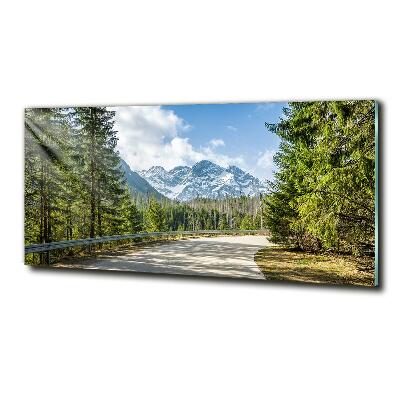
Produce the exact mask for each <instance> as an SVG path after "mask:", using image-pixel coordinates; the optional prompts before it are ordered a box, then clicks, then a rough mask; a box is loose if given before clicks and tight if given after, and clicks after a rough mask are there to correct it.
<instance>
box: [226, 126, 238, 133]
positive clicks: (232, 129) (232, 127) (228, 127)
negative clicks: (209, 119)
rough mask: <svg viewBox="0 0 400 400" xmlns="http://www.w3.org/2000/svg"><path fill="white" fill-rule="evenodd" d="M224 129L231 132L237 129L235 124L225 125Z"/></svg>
mask: <svg viewBox="0 0 400 400" xmlns="http://www.w3.org/2000/svg"><path fill="white" fill-rule="evenodd" d="M226 129H228V130H230V131H233V132H237V130H238V129H237V128H236V127H235V126H232V125H227V126H226Z"/></svg>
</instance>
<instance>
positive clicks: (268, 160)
mask: <svg viewBox="0 0 400 400" xmlns="http://www.w3.org/2000/svg"><path fill="white" fill-rule="evenodd" d="M274 155H275V151H273V150H265V152H264V153H262V154H261V157H260V158H259V159H258V160H257V166H259V167H261V168H271V167H272V166H273V165H274Z"/></svg>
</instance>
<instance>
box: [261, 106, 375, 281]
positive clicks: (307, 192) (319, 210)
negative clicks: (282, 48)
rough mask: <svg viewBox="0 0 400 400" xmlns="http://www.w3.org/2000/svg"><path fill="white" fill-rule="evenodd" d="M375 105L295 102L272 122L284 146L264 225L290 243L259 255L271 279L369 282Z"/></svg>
mask: <svg viewBox="0 0 400 400" xmlns="http://www.w3.org/2000/svg"><path fill="white" fill-rule="evenodd" d="M375 106H376V105H375V103H374V102H373V101H322V102H297V103H289V105H288V107H287V108H284V110H283V117H282V118H281V120H280V122H279V123H277V124H266V127H267V128H268V130H269V131H271V132H273V133H274V134H276V135H278V136H279V137H280V138H281V140H282V141H281V145H280V149H279V151H278V153H277V154H276V155H275V162H276V164H277V166H278V171H277V172H276V173H275V177H274V181H273V182H270V186H269V194H268V195H267V196H266V197H265V198H264V207H263V209H264V213H265V222H266V226H267V228H268V229H269V231H270V234H271V236H270V240H271V241H272V242H273V243H276V244H279V245H281V246H282V245H284V246H286V247H283V248H282V247H279V248H272V249H265V251H263V252H261V253H259V254H258V255H257V262H258V263H260V265H261V267H262V269H263V272H264V274H266V276H267V278H268V279H289V280H304V281H315V282H317V281H318V282H320V281H321V282H322V281H323V282H327V283H328V282H331V283H352V284H353V283H354V284H356V283H357V282H360V283H361V284H363V283H368V282H370V280H369V279H370V278H367V276H369V275H370V272H368V273H366V272H365V271H364V270H363V269H360V268H359V265H358V264H360V263H364V262H366V263H367V264H369V265H372V266H373V264H374V254H375ZM293 249H295V250H293ZM310 252H312V253H314V254H311V253H310ZM327 252H329V254H332V255H329V256H328V255H326V254H327ZM279 260H280V261H281V268H282V271H281V273H280V272H279V271H278V266H279ZM267 261H268V262H271V263H272V264H273V267H272V266H270V267H268V266H267V265H266V264H267ZM335 265H336V266H335ZM363 271H364V272H363ZM324 274H325V275H326V278H324V277H323V275H324Z"/></svg>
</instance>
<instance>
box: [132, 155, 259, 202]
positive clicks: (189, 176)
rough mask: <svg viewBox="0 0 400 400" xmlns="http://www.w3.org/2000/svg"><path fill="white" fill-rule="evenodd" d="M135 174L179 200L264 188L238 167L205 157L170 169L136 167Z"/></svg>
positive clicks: (235, 194)
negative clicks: (225, 166) (222, 165)
mask: <svg viewBox="0 0 400 400" xmlns="http://www.w3.org/2000/svg"><path fill="white" fill-rule="evenodd" d="M138 174H139V175H140V176H141V177H142V178H144V179H146V180H147V181H148V182H149V183H150V185H151V186H153V187H154V188H155V189H156V190H157V191H158V192H160V193H162V194H163V195H164V196H166V197H168V198H170V199H176V200H180V201H189V200H191V199H194V198H197V197H202V198H209V199H219V198H224V197H227V196H228V197H238V196H242V195H246V196H247V195H249V196H254V195H257V194H259V193H265V192H266V186H265V183H263V182H261V181H260V180H259V179H258V178H256V177H254V176H252V175H250V174H249V173H246V172H245V171H243V170H241V169H240V168H238V167H235V166H229V167H228V168H223V167H221V166H219V165H217V164H214V163H212V162H211V161H208V160H203V161H199V162H198V163H196V164H195V165H193V166H192V167H187V166H180V167H175V168H173V169H171V170H170V171H167V170H165V169H164V168H163V167H160V166H155V167H151V168H150V169H148V170H142V171H138Z"/></svg>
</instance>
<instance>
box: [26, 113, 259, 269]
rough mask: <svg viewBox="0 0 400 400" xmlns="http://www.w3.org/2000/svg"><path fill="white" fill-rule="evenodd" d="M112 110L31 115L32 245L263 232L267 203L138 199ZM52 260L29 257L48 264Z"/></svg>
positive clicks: (28, 181) (28, 228) (28, 144)
mask: <svg viewBox="0 0 400 400" xmlns="http://www.w3.org/2000/svg"><path fill="white" fill-rule="evenodd" d="M114 116H115V113H114V112H113V111H109V110H107V109H106V108H105V107H78V108H65V109H60V108H35V109H27V110H26V113H25V243H26V244H32V243H48V242H53V241H60V240H71V239H79V238H86V237H100V236H106V235H119V234H128V233H135V232H140V231H170V230H198V229H253V228H254V229H257V228H259V227H262V225H263V217H262V214H261V201H260V198H258V197H256V198H247V197H241V198H237V199H224V200H201V199H198V200H193V201H192V202H190V203H178V202H174V201H170V200H163V201H162V202H159V201H156V200H155V199H154V198H148V197H146V196H140V195H133V193H132V192H131V191H130V190H129V188H128V186H127V184H126V181H125V178H124V174H123V172H122V170H121V168H120V162H121V160H120V157H119V154H118V152H117V150H116V145H117V140H118V139H117V132H116V131H115V130H114ZM46 257H47V255H43V254H41V255H30V256H28V259H27V261H28V262H40V263H42V262H44V261H48V260H46V259H45V258H46Z"/></svg>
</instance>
